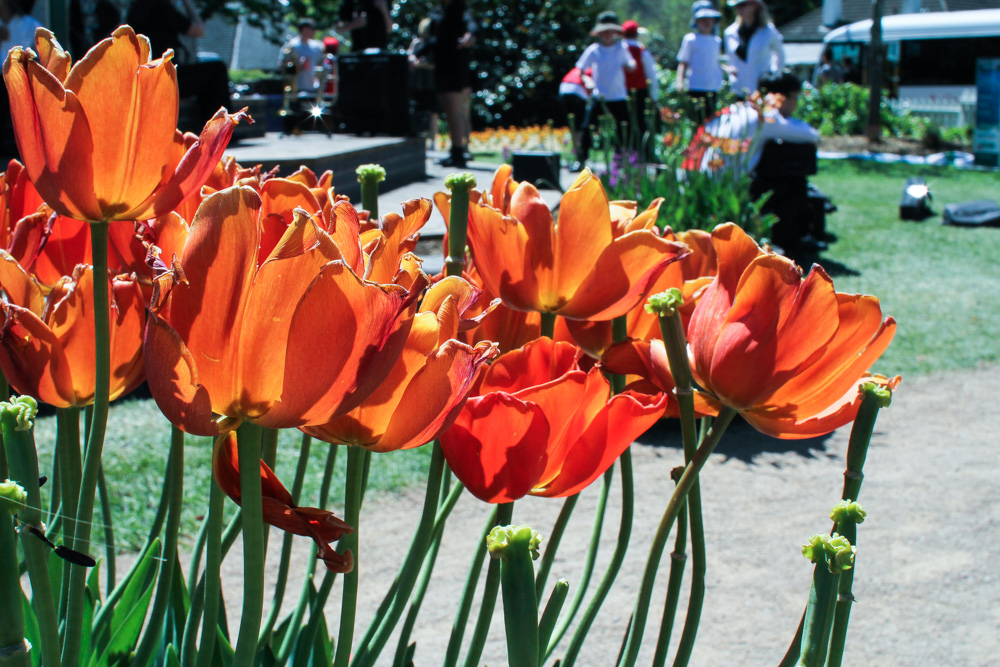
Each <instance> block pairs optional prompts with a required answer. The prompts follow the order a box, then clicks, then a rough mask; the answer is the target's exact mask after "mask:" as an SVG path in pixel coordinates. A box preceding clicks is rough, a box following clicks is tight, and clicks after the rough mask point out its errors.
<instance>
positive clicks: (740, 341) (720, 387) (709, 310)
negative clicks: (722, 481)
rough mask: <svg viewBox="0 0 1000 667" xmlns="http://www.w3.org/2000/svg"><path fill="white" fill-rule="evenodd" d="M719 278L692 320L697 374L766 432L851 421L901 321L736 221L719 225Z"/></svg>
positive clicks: (807, 430) (808, 433) (790, 432)
mask: <svg viewBox="0 0 1000 667" xmlns="http://www.w3.org/2000/svg"><path fill="white" fill-rule="evenodd" d="M712 242H713V244H714V246H715V251H716V253H717V254H718V257H719V271H718V275H717V276H716V277H715V279H714V280H713V281H712V284H711V285H709V287H708V288H707V289H706V290H705V293H704V294H703V295H702V297H701V300H700V301H699V302H698V305H697V307H695V310H694V313H693V314H692V316H691V322H690V324H689V326H688V331H687V334H688V343H689V350H690V355H691V363H692V371H693V373H694V376H695V379H696V380H697V381H698V383H699V384H700V385H701V386H702V387H704V388H705V389H706V390H707V391H709V392H711V393H712V394H713V395H714V396H715V397H716V398H718V399H719V400H720V401H721V402H722V403H724V404H726V405H728V406H730V407H732V408H735V409H736V410H739V411H740V413H741V414H742V415H743V416H744V418H746V420H747V421H749V422H750V423H751V424H752V425H753V426H754V427H755V428H757V429H758V430H759V431H761V432H763V433H766V434H769V435H773V436H775V437H778V438H789V439H793V438H809V437H814V436H818V435H823V434H824V433H829V432H830V431H832V430H834V429H836V428H838V427H840V426H843V425H844V424H847V423H848V422H850V421H852V420H853V419H854V417H855V415H856V414H857V410H858V407H859V405H860V398H859V396H858V387H859V385H860V384H861V383H862V382H864V381H865V380H866V378H867V375H866V371H867V370H868V369H869V368H870V367H871V365H872V364H873V363H875V361H876V360H877V359H878V358H879V356H881V354H882V352H884V351H885V349H886V347H888V345H889V342H890V341H891V340H892V337H893V334H894V333H895V331H896V321H895V320H894V319H893V318H891V317H888V318H886V319H885V320H883V319H882V311H881V308H880V307H879V302H878V299H876V298H875V297H873V296H862V295H857V294H842V293H839V292H835V291H834V289H833V281H831V280H830V277H829V276H828V275H827V274H826V272H825V271H824V270H823V269H822V267H819V266H813V268H812V270H811V271H810V272H809V274H808V275H807V276H806V277H805V278H803V277H802V270H801V269H800V268H799V267H798V266H796V265H795V263H794V262H792V261H791V260H789V259H787V258H785V257H781V256H779V255H774V254H770V253H766V252H763V251H762V250H761V249H760V248H759V247H758V246H757V244H756V243H755V242H754V241H753V239H751V238H750V237H749V236H747V235H746V233H744V232H743V231H742V230H741V229H740V228H739V227H737V226H736V225H733V224H725V225H720V226H719V227H717V228H716V229H715V231H714V232H712Z"/></svg>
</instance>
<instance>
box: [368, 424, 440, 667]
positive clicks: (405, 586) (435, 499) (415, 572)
mask: <svg viewBox="0 0 1000 667" xmlns="http://www.w3.org/2000/svg"><path fill="white" fill-rule="evenodd" d="M431 447H432V450H431V462H430V467H429V469H428V472H427V489H426V491H425V493H424V507H423V510H422V512H421V514H420V521H419V522H418V523H417V528H416V530H415V531H414V533H413V539H412V540H411V542H410V549H409V551H408V552H407V554H406V557H405V559H404V560H403V565H402V567H401V568H400V570H399V574H398V575H397V576H396V581H397V582H398V588H397V590H396V593H395V595H394V596H393V597H392V603H391V605H389V608H388V610H387V611H386V613H385V614H384V615H381V614H377V615H376V616H375V618H374V619H373V620H372V623H371V626H370V627H369V629H368V632H367V633H366V634H365V636H364V638H363V639H362V640H361V643H360V644H359V648H358V654H357V655H356V656H355V657H354V660H353V661H352V663H351V664H353V665H356V666H357V667H365V666H367V665H372V664H374V662H375V661H376V660H377V659H378V656H379V654H380V653H381V652H382V649H383V648H384V647H385V644H386V642H388V641H389V635H390V634H391V633H392V631H393V630H395V628H396V624H397V623H398V622H399V619H400V617H401V616H402V615H403V611H404V610H405V609H406V604H407V603H408V602H409V599H410V594H411V593H412V592H413V586H414V585H415V584H416V582H417V577H418V576H419V575H420V568H421V565H422V564H423V562H424V557H425V556H426V555H427V548H428V547H429V546H430V543H431V538H432V536H433V532H434V519H435V517H436V515H437V510H438V503H439V499H440V496H441V479H442V475H443V473H444V466H445V460H444V450H442V449H441V444H440V443H439V442H437V441H434V442H433V443H432V445H431Z"/></svg>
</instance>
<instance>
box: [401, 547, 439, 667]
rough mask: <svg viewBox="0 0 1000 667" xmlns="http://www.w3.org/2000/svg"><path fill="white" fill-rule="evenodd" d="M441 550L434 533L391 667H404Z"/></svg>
mask: <svg viewBox="0 0 1000 667" xmlns="http://www.w3.org/2000/svg"><path fill="white" fill-rule="evenodd" d="M440 549H441V534H440V533H435V534H434V537H433V540H432V541H431V545H430V547H429V548H428V549H427V558H426V559H424V564H423V567H422V568H421V570H420V578H419V579H418V580H417V585H416V586H415V587H414V589H413V595H412V596H411V598H410V609H409V610H408V611H407V612H406V619H404V621H403V626H402V628H401V629H400V632H399V642H398V643H397V645H396V654H395V657H394V658H393V661H392V664H393V667H406V665H407V660H406V655H407V653H408V649H409V645H410V635H411V634H412V633H413V628H414V626H415V625H416V623H417V616H418V615H419V613H420V607H421V605H423V602H424V596H425V595H426V594H427V587H428V586H429V585H430V581H431V575H432V574H433V572H434V565H435V563H436V562H437V556H438V552H439V551H440Z"/></svg>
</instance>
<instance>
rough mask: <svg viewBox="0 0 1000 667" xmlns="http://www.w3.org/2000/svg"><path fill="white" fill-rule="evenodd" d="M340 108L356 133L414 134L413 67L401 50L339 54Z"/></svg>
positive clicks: (338, 101) (352, 131) (345, 125)
mask: <svg viewBox="0 0 1000 667" xmlns="http://www.w3.org/2000/svg"><path fill="white" fill-rule="evenodd" d="M338 66H339V68H340V95H339V97H338V99H337V109H338V110H339V112H340V113H339V115H340V118H341V120H342V121H343V123H344V129H345V130H346V131H347V132H350V133H352V134H388V135H390V136H405V135H407V134H410V121H409V115H410V114H409V112H410V86H409V74H410V67H409V63H408V62H407V59H406V55H405V54H401V53H363V52H362V53H347V54H344V55H342V56H340V57H339V58H338Z"/></svg>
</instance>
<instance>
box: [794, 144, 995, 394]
mask: <svg viewBox="0 0 1000 667" xmlns="http://www.w3.org/2000/svg"><path fill="white" fill-rule="evenodd" d="M910 176H921V177H923V178H924V179H925V180H926V181H927V184H928V185H929V186H930V189H931V193H932V196H933V197H934V209H935V210H936V211H938V212H940V211H941V210H943V209H944V206H945V204H949V203H956V202H962V201H967V200H971V199H1000V178H998V174H997V173H996V172H974V171H967V170H958V169H954V168H940V167H915V166H912V165H903V164H891V165H886V164H878V163H874V162H855V161H847V160H830V161H823V162H822V163H821V164H820V167H819V174H817V175H816V176H814V177H812V179H811V180H812V182H813V183H815V184H816V185H817V186H818V187H819V188H820V189H821V190H823V191H824V192H826V193H827V194H828V195H830V197H831V198H832V199H833V201H834V203H835V204H836V205H837V206H838V207H839V209H840V210H839V211H837V212H836V213H834V214H832V215H831V216H829V217H828V218H827V222H828V225H827V226H828V229H829V230H830V231H831V232H833V233H834V234H836V235H837V237H838V241H837V242H836V243H834V244H832V245H831V246H830V249H829V250H828V251H827V252H825V253H823V255H822V256H821V258H820V262H821V263H822V264H823V266H824V267H825V268H826V269H827V271H828V272H829V273H830V275H831V276H832V277H833V280H834V284H835V285H836V286H837V290H838V291H841V292H863V293H867V294H874V295H876V296H878V297H879V300H880V301H881V303H882V311H883V313H885V314H887V315H892V316H893V317H895V318H896V321H897V324H898V330H897V333H896V337H895V339H894V340H893V342H892V345H890V346H889V349H888V351H887V352H886V353H885V355H884V356H883V357H882V359H881V360H880V362H879V364H878V366H877V367H876V370H878V371H880V372H883V373H887V374H896V373H901V374H903V376H904V379H905V377H906V376H907V375H913V374H922V373H929V372H934V371H945V370H950V369H959V368H972V367H975V366H977V365H979V364H984V363H995V362H996V361H997V360H998V359H1000V341H998V340H997V332H1000V308H997V303H998V297H997V295H998V294H1000V270H998V265H1000V260H998V257H1000V228H996V227H992V228H991V227H982V228H964V227H953V226H949V225H942V224H941V219H940V217H934V218H928V219H927V220H926V221H924V222H905V221H902V220H900V219H899V199H900V196H901V195H902V191H903V183H904V182H905V180H906V178H907V177H910Z"/></svg>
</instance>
